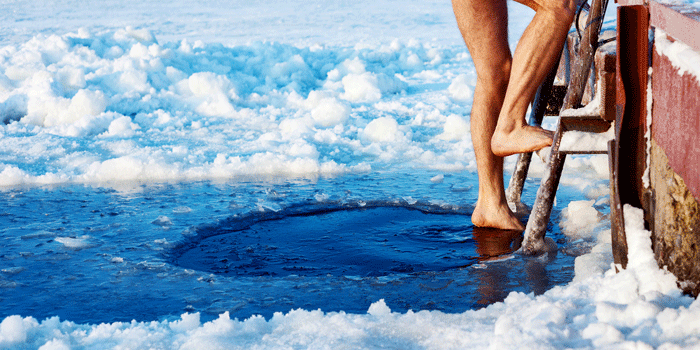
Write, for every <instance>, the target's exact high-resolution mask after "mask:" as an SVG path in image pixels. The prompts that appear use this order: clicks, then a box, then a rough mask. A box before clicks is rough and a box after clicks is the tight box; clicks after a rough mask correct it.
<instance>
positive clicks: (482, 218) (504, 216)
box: [472, 201, 525, 231]
mask: <svg viewBox="0 0 700 350" xmlns="http://www.w3.org/2000/svg"><path fill="white" fill-rule="evenodd" d="M472 223H473V224H474V226H477V227H493V228H498V229H502V230H518V231H523V230H525V226H523V224H522V223H521V222H520V220H518V218H517V217H515V214H513V212H512V211H511V210H510V208H509V207H508V204H506V203H503V204H495V205H486V204H483V203H482V202H479V201H477V202H476V207H475V208H474V212H473V213H472Z"/></svg>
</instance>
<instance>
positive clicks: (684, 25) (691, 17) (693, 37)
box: [649, 1, 700, 51]
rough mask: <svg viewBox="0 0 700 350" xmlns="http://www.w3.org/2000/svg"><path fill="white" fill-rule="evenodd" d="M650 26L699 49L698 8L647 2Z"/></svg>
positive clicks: (699, 23)
mask: <svg viewBox="0 0 700 350" xmlns="http://www.w3.org/2000/svg"><path fill="white" fill-rule="evenodd" d="M649 11H650V16H651V18H650V21H651V26H652V27H655V28H660V29H662V30H663V31H664V32H666V33H667V34H668V35H670V36H672V37H674V38H676V40H679V41H682V42H683V43H685V44H686V45H688V46H690V47H692V48H693V49H694V50H697V51H700V10H698V9H697V8H695V7H692V6H689V5H685V4H679V5H668V4H660V3H658V2H655V1H650V2H649Z"/></svg>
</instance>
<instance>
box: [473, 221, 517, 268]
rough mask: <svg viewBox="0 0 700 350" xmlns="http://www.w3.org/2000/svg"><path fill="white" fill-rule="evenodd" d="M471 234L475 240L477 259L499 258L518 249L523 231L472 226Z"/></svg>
mask: <svg viewBox="0 0 700 350" xmlns="http://www.w3.org/2000/svg"><path fill="white" fill-rule="evenodd" d="M472 236H473V237H474V240H475V241H476V252H477V253H478V254H479V261H490V260H499V259H502V258H503V255H506V254H510V253H513V252H515V251H516V250H518V249H520V245H521V244H522V242H523V233H522V232H521V231H516V230H499V229H495V228H487V227H474V228H473V230H472Z"/></svg>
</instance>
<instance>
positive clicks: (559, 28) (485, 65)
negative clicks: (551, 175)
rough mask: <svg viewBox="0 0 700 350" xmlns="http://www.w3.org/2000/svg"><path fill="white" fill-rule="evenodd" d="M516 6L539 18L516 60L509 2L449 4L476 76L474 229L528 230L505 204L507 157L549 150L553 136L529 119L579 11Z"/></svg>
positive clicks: (560, 4) (549, 4) (568, 6)
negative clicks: (511, 41)
mask: <svg viewBox="0 0 700 350" xmlns="http://www.w3.org/2000/svg"><path fill="white" fill-rule="evenodd" d="M517 1H518V2H520V3H522V4H524V5H526V6H528V7H530V8H532V9H533V10H535V16H534V17H533V19H532V21H531V22H530V24H529V25H528V26H527V28H526V29H525V32H524V33H523V35H522V37H521V38H520V41H518V45H517V47H516V49H515V53H514V54H512V55H511V52H510V48H509V47H508V7H507V5H506V0H452V7H453V10H454V13H455V17H456V19H457V25H458V26H459V30H460V32H461V33H462V37H463V38H464V42H465V44H466V45H467V50H469V53H470V55H471V57H472V60H473V62H474V66H475V68H476V73H477V83H476V87H475V90H474V101H473V103H472V111H471V118H470V120H471V121H470V123H471V135H472V142H473V144H474V154H475V158H476V164H477V174H478V176H479V197H478V199H477V203H476V207H475V208H474V212H473V213H472V223H473V224H474V225H475V226H479V227H494V228H501V229H514V230H524V229H525V227H524V226H523V224H522V223H521V222H520V220H518V218H517V217H516V216H515V215H514V213H513V212H512V211H511V210H510V208H509V207H508V203H507V201H506V196H505V188H504V184H503V157H506V156H509V155H512V154H516V153H524V152H534V151H537V150H540V149H542V148H544V147H547V146H550V145H551V144H552V137H553V133H552V132H551V131H549V130H544V129H542V128H539V127H535V126H531V125H528V123H527V122H526V120H525V114H526V113H527V109H528V105H529V104H530V102H531V101H532V99H533V97H534V95H535V93H536V92H537V88H538V87H539V86H540V84H541V83H542V81H543V80H544V78H545V77H546V75H547V73H549V70H550V69H551V67H552V66H553V65H554V64H555V63H556V62H557V60H558V59H559V57H560V54H561V49H562V47H563V45H564V40H565V39H566V35H567V33H568V31H569V28H570V27H571V22H572V21H573V19H574V16H575V12H576V6H577V1H576V0H517Z"/></svg>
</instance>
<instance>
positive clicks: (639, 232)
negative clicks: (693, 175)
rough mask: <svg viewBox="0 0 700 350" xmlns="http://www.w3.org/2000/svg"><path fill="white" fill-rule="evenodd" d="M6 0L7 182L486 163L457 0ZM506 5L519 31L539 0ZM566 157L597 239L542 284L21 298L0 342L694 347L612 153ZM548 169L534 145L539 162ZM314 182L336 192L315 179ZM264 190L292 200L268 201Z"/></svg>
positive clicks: (156, 220) (699, 336) (80, 237)
mask: <svg viewBox="0 0 700 350" xmlns="http://www.w3.org/2000/svg"><path fill="white" fill-rule="evenodd" d="M2 3H3V7H4V9H5V11H3V12H4V14H2V15H0V18H1V19H3V21H4V23H6V24H7V25H6V26H5V27H3V28H2V29H1V31H0V38H2V39H0V43H1V44H2V45H3V47H2V48H0V116H1V117H2V119H3V121H4V123H3V125H1V126H0V135H2V138H0V149H1V150H2V152H1V154H2V158H1V159H0V185H2V186H4V187H3V188H4V189H7V190H8V191H9V190H10V189H12V188H16V187H13V186H20V185H21V186H40V185H46V184H53V185H61V184H71V183H80V184H94V183H98V184H101V185H104V186H112V187H114V188H117V189H120V188H122V187H121V186H123V187H125V188H130V187H129V186H130V185H129V184H131V183H139V182H168V181H200V180H217V179H230V178H233V177H236V176H244V175H252V176H282V177H292V178H294V177H302V178H314V177H318V176H330V175H342V174H347V173H363V172H373V171H378V170H384V169H391V168H407V169H411V168H418V169H432V170H435V171H439V172H440V174H439V175H434V176H432V177H430V178H428V179H427V180H428V182H430V183H432V184H434V185H440V184H442V183H443V182H446V179H447V178H448V176H447V175H443V174H442V173H443V172H444V173H445V174H447V173H448V172H454V171H474V170H475V161H474V157H473V149H472V146H471V139H470V136H469V119H468V110H469V108H470V104H471V98H472V96H473V88H474V83H475V72H474V70H473V66H472V64H471V61H470V60H469V58H468V55H467V54H466V53H465V49H464V45H463V43H462V42H461V38H460V37H459V33H458V31H457V29H456V24H455V23H454V18H453V15H452V13H451V8H450V6H449V2H438V1H406V2H402V3H401V4H400V5H398V4H395V3H393V2H391V1H388V0H380V1H373V2H329V1H320V0H319V1H307V2H298V3H288V2H281V1H274V0H267V1H262V2H252V3H250V4H231V5H230V6H224V7H223V8H222V6H219V5H218V4H217V3H215V2H209V1H199V2H194V3H193V2H184V1H180V0H173V1H165V2H157V3H153V2H143V1H124V0H120V1H112V0H92V1H89V2H87V3H86V2H84V1H75V0H73V1H71V0H69V1H60V2H59V1H44V2H26V1H13V0H8V1H3V2H2ZM88 3H89V4H88ZM511 5H512V4H509V6H511ZM163 8H167V9H168V11H162V10H163ZM88 9H98V10H96V11H94V12H93V11H91V10H88ZM513 9H514V12H512V13H511V16H510V17H511V22H512V25H513V28H512V30H511V34H510V35H511V44H512V45H514V44H515V38H517V36H518V35H519V33H520V32H522V30H523V29H524V26H525V25H526V24H527V22H528V21H529V19H530V18H531V16H532V13H531V12H530V11H527V10H523V8H522V7H513ZM610 13H613V16H614V11H608V14H610ZM309 14H315V16H309ZM663 40H664V38H663V34H661V33H659V31H657V39H656V42H657V48H660V50H663V52H664V53H667V52H670V51H667V49H664V46H663V43H664V41H663ZM660 43H661V44H662V45H659V44H660ZM671 45H676V44H675V43H674V44H671ZM669 47H671V46H669ZM673 47H675V46H673ZM668 50H671V49H670V48H669V49H668ZM674 50H675V49H674ZM681 51H682V52H685V51H684V50H681ZM673 52H675V51H673ZM672 56H676V57H678V61H679V63H678V64H679V66H680V67H682V69H685V71H688V72H690V71H692V70H694V69H696V68H697V65H696V64H694V63H692V62H694V61H692V60H691V61H688V57H691V56H692V55H691V56H689V55H688V54H685V53H679V54H678V55H676V54H673V55H672ZM691 58H692V57H691ZM674 62H675V61H674ZM683 62H691V63H688V64H689V66H687V67H686V66H684V64H685V63H683ZM570 158H571V159H570V160H567V167H566V170H565V174H564V178H563V179H562V184H563V185H570V186H574V187H576V188H579V189H580V190H581V191H582V192H583V193H585V194H586V196H588V197H589V198H590V199H589V200H587V201H576V202H571V203H567V210H566V211H565V214H563V216H564V217H563V218H562V220H563V221H562V223H561V226H562V228H563V229H562V230H563V232H565V234H567V235H568V236H569V237H571V239H574V240H581V242H583V243H585V244H588V245H590V248H591V249H590V251H589V253H587V254H584V255H581V256H579V257H578V258H577V259H576V263H575V267H574V268H575V271H576V277H575V279H574V281H572V282H570V283H569V284H566V285H563V286H558V287H554V288H552V289H550V290H548V291H546V292H545V293H544V294H541V295H537V296H536V295H534V294H523V293H517V292H513V293H511V294H510V295H509V296H508V297H507V298H506V299H505V300H504V301H503V302H497V303H493V304H491V305H490V306H488V307H485V308H483V309H479V310H469V311H466V312H464V313H444V312H440V311H425V310H424V311H415V312H414V311H408V312H396V311H392V310H391V309H390V308H389V307H388V306H387V305H386V303H385V302H384V301H383V300H376V301H375V302H374V303H373V304H372V305H371V306H369V308H368V309H367V312H366V313H360V314H353V313H346V312H327V311H324V310H303V309H296V310H292V311H289V312H278V313H276V314H274V316H273V317H271V318H268V319H266V318H263V317H261V316H251V317H249V318H246V319H236V318H233V319H232V318H231V317H230V314H229V313H228V312H223V313H220V314H219V316H218V318H216V319H214V320H211V321H208V322H203V321H202V320H201V315H200V314H199V313H183V314H182V315H181V316H180V317H179V319H177V320H172V319H165V320H153V321H143V322H137V321H133V322H111V323H110V322H108V323H101V324H80V323H75V322H73V321H71V320H61V319H59V318H58V317H51V318H46V319H42V320H39V319H36V318H34V317H32V316H31V315H24V316H19V315H11V316H7V317H5V318H4V319H3V320H2V321H1V322H0V348H20V349H21V348H31V349H103V348H126V349H224V348H226V349H302V348H304V349H309V348H311V349H330V348H332V349H377V348H400V349H415V348H425V349H464V348H477V349H482V348H483V349H485V348H498V349H500V348H538V349H559V348H634V349H651V348H659V349H679V348H697V347H698V346H700V324H698V322H696V320H697V318H698V317H699V316H700V302H699V301H697V300H694V299H692V298H689V297H687V296H683V295H682V294H681V292H680V290H679V289H678V288H677V286H676V280H675V278H674V277H673V276H672V275H671V274H670V273H668V272H666V271H665V270H664V269H660V268H658V267H657V266H656V263H655V260H654V258H653V253H652V252H651V248H650V238H649V237H650V233H649V232H648V231H646V230H644V228H643V220H642V215H641V213H640V210H638V209H635V208H631V207H625V208H624V212H625V221H626V225H627V227H626V229H627V236H628V240H629V242H628V245H629V249H630V261H629V264H628V268H627V269H626V270H622V271H620V272H619V273H617V272H616V271H615V270H616V269H615V267H614V266H613V264H612V256H611V254H610V237H609V230H607V229H605V227H606V226H605V222H606V219H605V217H604V215H603V214H602V212H601V211H603V209H604V207H605V206H607V205H608V204H607V203H608V202H607V201H606V198H605V196H606V192H607V187H606V186H605V185H601V184H600V181H601V180H605V179H607V160H606V159H605V158H604V157H600V156H593V157H570ZM512 162H513V160H511V159H509V160H507V163H506V164H507V165H510V166H512ZM538 167H539V168H538ZM538 169H539V170H538ZM541 169H542V165H541V164H540V165H537V164H533V171H532V172H531V175H533V176H537V174H538V173H541V171H542V170H541ZM465 188H468V187H465ZM128 193H129V192H128V191H124V196H128ZM411 196H413V197H416V198H420V194H419V193H410V192H409V193H407V194H406V195H405V197H404V198H406V199H405V200H406V201H407V202H409V203H415V202H416V201H417V200H416V199H413V197H411ZM268 197H269V198H273V197H274V196H273V195H272V194H270V196H268ZM313 198H315V199H316V200H317V201H319V202H325V201H330V200H333V198H331V197H330V196H329V195H328V194H326V193H322V192H321V193H316V194H315V195H314V197H313ZM434 201H435V203H440V199H439V198H436V199H435V200H434ZM361 203H364V202H362V201H359V202H358V205H360V206H361V205H362V204H361ZM227 205H230V206H232V207H235V206H236V205H237V204H236V203H235V201H233V200H232V201H231V203H230V204H228V203H227ZM255 205H256V206H257V207H258V208H259V209H260V210H261V211H277V210H280V206H279V204H277V203H275V202H274V200H268V201H261V202H257V203H255ZM445 205H449V203H446V204H445ZM168 210H169V212H168V213H167V215H166V214H163V215H158V216H155V217H151V219H149V220H148V221H147V222H148V224H149V225H151V226H153V227H155V228H157V229H162V230H167V229H168V228H169V227H171V226H173V225H176V224H177V221H178V217H179V216H181V215H188V214H189V213H191V212H193V209H192V208H190V207H188V206H177V205H176V206H174V207H172V208H171V209H168ZM186 234H187V232H183V235H186ZM35 235H39V236H37V237H49V236H52V235H53V233H51V232H41V231H38V232H37V233H35ZM55 241H56V242H58V244H60V245H61V246H63V248H65V249H68V250H83V249H90V248H91V247H94V246H96V245H99V244H100V242H99V241H98V240H96V239H94V238H93V237H92V236H91V235H86V234H75V235H70V234H67V235H65V236H61V237H56V238H55ZM170 242H171V240H170V239H166V238H163V239H158V240H155V241H153V242H151V243H153V244H155V245H158V246H167V245H169V244H171V243H170ZM108 259H109V261H110V263H112V264H126V263H127V262H128V261H127V260H126V259H125V258H123V257H119V256H108ZM539 259H547V256H546V255H545V256H543V257H541V258H539ZM140 264H142V265H143V266H146V267H148V266H151V267H152V268H158V266H160V265H158V266H156V264H160V263H159V262H150V261H144V262H141V263H140ZM149 264H150V265H149ZM2 271H3V274H5V275H12V274H21V273H22V272H21V270H18V269H17V268H13V267H8V268H4V269H3V270H2ZM200 278H204V279H206V277H205V276H203V277H200ZM3 282H4V280H3ZM0 288H5V287H0ZM5 290H9V289H5ZM135 302H138V300H135Z"/></svg>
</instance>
